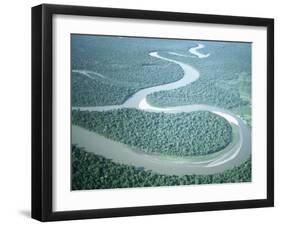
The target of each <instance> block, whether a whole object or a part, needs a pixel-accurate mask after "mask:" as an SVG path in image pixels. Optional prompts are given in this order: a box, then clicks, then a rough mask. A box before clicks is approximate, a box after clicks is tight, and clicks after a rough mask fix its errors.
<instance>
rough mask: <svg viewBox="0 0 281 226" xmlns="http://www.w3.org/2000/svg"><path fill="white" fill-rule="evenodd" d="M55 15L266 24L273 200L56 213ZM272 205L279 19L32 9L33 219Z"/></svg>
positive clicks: (62, 7) (74, 8)
mask: <svg viewBox="0 0 281 226" xmlns="http://www.w3.org/2000/svg"><path fill="white" fill-rule="evenodd" d="M55 14H63V15H82V16H98V17H112V18H128V19H129V18H133V19H147V20H162V21H182V22H196V23H211V24H224V25H247V26H261V27H266V28H267V172H266V174H267V198H266V199H257V200H246V201H244V200H243V201H226V202H209V203H194V204H171V205H160V206H143V207H130V208H111V209H93V210H73V211H63V212H54V211H53V210H52V202H53V201H52V200H53V195H52V186H53V182H52V173H53V172H52V122H53V121H52V109H53V108H52V104H53V103H52V98H53V94H52V81H53V79H52V18H53V15H55ZM271 206H274V20H273V19H268V18H253V17H237V16H221V15H203V14H190V13H176V12H161V11H144V10H131V9H117V8H98V7H83V6H66V5H50V4H43V5H39V6H35V7H33V8H32V218H34V219H37V220H40V221H57V220H74V219H86V218H105V217H122V216H135V215H149V214H167V213H180V212H195V211H210V210H228V209H243V208H257V207H271Z"/></svg>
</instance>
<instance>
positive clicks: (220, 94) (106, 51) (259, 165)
mask: <svg viewBox="0 0 281 226" xmlns="http://www.w3.org/2000/svg"><path fill="white" fill-rule="evenodd" d="M273 38H274V21H273V19H268V18H250V17H236V16H218V15H202V14H189V13H176V12H160V11H144V10H131V9H130V10H129V9H113V8H96V7H82V6H63V5H46V4H43V5H39V6H35V7H33V8H32V217H33V218H35V219H38V220H40V221H54V220H71V219H85V218H101V217H118V216H134V215H147V214H164V213H179V212H192V211H207V210H224V209H238V208H254V207H269V206H273V205H274V198H273V197H274V184H273V183H274V170H273V169H274V165H273V164H274V161H273V155H274V153H273V152H274V136H273V134H274V106H273V104H274V97H273V93H274V90H273V88H274V77H273V76H274V40H273Z"/></svg>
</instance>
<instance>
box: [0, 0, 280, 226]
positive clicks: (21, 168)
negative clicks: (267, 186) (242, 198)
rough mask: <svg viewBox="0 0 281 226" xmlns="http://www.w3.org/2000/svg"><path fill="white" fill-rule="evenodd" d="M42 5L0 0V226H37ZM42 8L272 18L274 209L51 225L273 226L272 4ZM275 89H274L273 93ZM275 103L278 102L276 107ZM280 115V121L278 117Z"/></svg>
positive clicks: (178, 1) (118, 2) (124, 3)
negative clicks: (35, 95)
mask: <svg viewBox="0 0 281 226" xmlns="http://www.w3.org/2000/svg"><path fill="white" fill-rule="evenodd" d="M40 3H42V1H36V0H27V1H20V0H17V1H16V0H15V1H2V2H1V14H0V16H1V20H0V23H1V35H0V39H1V41H0V56H1V58H0V59H1V60H0V62H1V74H0V94H1V95H0V103H1V110H0V115H1V117H0V133H1V147H2V148H1V150H0V153H1V158H0V178H1V186H0V224H1V225H5V226H6V225H8V226H9V225H38V224H39V223H38V222H37V221H35V220H32V219H30V217H29V215H30V187H31V186H30V165H31V162H30V158H31V157H30V156H31V143H30V140H31V135H30V133H31V127H30V122H31V115H30V113H31V111H30V108H31V100H30V97H31V90H30V89H31V76H30V66H31V62H30V58H31V56H30V49H31V41H30V40H31V37H30V36H31V35H30V33H31V26H30V24H31V22H30V21H31V14H30V8H31V6H34V5H37V4H40ZM45 3H55V4H73V5H86V6H87V5H88V6H102V7H118V8H135V9H146V10H163V11H181V12H191V13H209V14H226V15H227V14H228V15H237V16H254V17H271V18H275V40H276V41H275V62H276V67H275V87H276V88H275V90H276V92H275V115H276V116H277V117H276V119H275V140H276V143H275V165H276V167H275V172H276V174H275V183H276V186H275V189H276V199H275V200H276V201H275V206H276V207H275V208H262V209H248V210H231V211H217V212H204V213H202V212H201V213H200V212H199V213H187V214H169V215H158V216H157V215H155V216H144V217H126V218H113V219H98V220H83V221H68V222H57V223H53V224H55V225H78V224H79V225H93V224H95V225H124V226H126V225H128V226H129V225H135V226H137V225H153V224H155V225H157V224H159V225H160V224H161V225H171V224H176V223H178V224H196V225H206V224H210V223H211V225H212V224H214V225H217V226H219V225H228V226H231V225H244V224H245V225H265V224H268V223H269V222H271V223H272V225H276V223H277V222H278V220H280V217H279V214H280V213H281V196H280V191H281V179H280V174H281V173H280V172H281V166H280V165H278V159H280V158H281V154H280V149H281V116H280V115H281V104H280V98H281V89H280V87H278V84H281V79H280V77H279V74H280V73H281V67H280V64H278V60H279V59H281V56H280V53H279V51H280V50H281V49H280V48H281V45H280V40H281V30H280V23H281V14H280V6H278V1H277V0H266V1H245V0H235V1H234V0H232V1H225V0H211V1H207V0H206V1H203V0H189V1H187V0H171V1H163V0H154V1H153V0H141V1H136V0H95V1H90V0H80V1H77V0H76V1H75V0H68V1H67V0H64V1H62V0H60V1H46V2H45ZM278 88H279V90H278ZM278 102H279V103H278ZM278 115H279V117H278Z"/></svg>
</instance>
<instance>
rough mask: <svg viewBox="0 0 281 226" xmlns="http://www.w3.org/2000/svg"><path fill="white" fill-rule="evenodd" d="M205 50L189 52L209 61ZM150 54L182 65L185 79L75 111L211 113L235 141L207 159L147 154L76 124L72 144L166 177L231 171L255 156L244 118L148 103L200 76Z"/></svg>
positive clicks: (211, 109) (185, 66) (87, 73)
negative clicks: (228, 127) (157, 94)
mask: <svg viewBox="0 0 281 226" xmlns="http://www.w3.org/2000/svg"><path fill="white" fill-rule="evenodd" d="M202 48H204V45H203V44H198V46H196V47H192V48H190V49H189V52H190V53H191V54H193V55H192V56H191V57H198V58H206V57H208V56H210V54H202V53H200V52H198V50H199V49H202ZM149 55H150V56H151V57H155V58H158V59H160V60H164V61H168V62H172V63H175V64H177V65H179V66H180V67H181V68H182V70H183V72H184V75H183V77H182V78H181V79H180V80H178V81H175V82H171V83H169V84H163V85H158V86H154V87H150V88H145V89H142V90H139V91H138V92H136V93H135V94H133V95H132V96H131V97H130V98H128V99H127V100H126V101H125V102H124V103H123V104H121V105H108V106H95V107H72V109H73V110H75V109H76V110H77V109H79V110H80V111H108V110H114V109H121V108H136V109H139V110H143V111H147V112H165V113H170V114H175V113H180V112H193V111H209V112H212V113H214V114H217V115H219V116H221V117H223V118H225V119H226V120H227V121H228V122H229V123H230V124H231V126H232V128H233V134H234V135H233V141H232V142H231V143H230V144H229V145H228V146H227V147H226V148H224V149H223V150H221V151H219V152H216V153H213V154H210V155H206V156H195V157H194V156H193V157H170V156H169V157H168V156H163V155H157V154H147V153H143V152H141V151H139V150H135V149H134V148H132V147H129V146H128V145H125V144H122V143H120V142H117V141H113V140H111V139H108V138H106V137H104V136H101V135H99V134H97V133H94V132H90V131H88V130H86V129H84V128H82V127H79V126H75V125H72V143H73V144H77V145H78V146H80V147H84V148H85V149H86V150H87V151H88V152H93V153H95V154H98V155H101V156H103V157H105V158H108V159H111V160H112V161H114V162H116V163H122V164H127V165H133V166H135V167H141V168H144V169H146V170H152V171H154V172H157V173H160V174H166V175H179V176H181V175H186V174H204V175H206V174H214V173H219V172H223V171H225V170H227V169H231V168H233V167H234V166H238V165H240V164H241V163H243V162H244V161H246V160H247V159H248V158H249V157H250V155H251V131H250V128H249V127H248V126H247V125H246V124H245V123H244V122H243V120H241V118H239V117H238V116H236V115H235V114H233V113H231V112H230V111H228V110H225V109H222V108H218V107H214V106H210V105H183V106H177V107H169V108H161V107H155V106H152V105H150V104H149V103H148V102H147V100H146V97H147V95H149V94H151V93H153V92H157V91H162V90H172V89H176V88H179V87H182V86H186V85H187V84H190V83H192V82H194V81H196V80H197V79H198V78H199V76H200V73H199V71H197V70H196V69H195V68H193V67H192V66H191V65H189V64H186V63H182V62H180V61H176V60H173V59H171V58H167V57H162V56H160V55H159V53H158V52H151V53H149ZM171 55H175V53H174V52H173V54H171ZM73 72H77V73H81V74H83V75H85V76H87V77H88V78H90V79H94V78H93V77H92V74H94V75H96V76H99V77H103V75H101V74H99V73H96V72H90V71H85V70H73Z"/></svg>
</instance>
